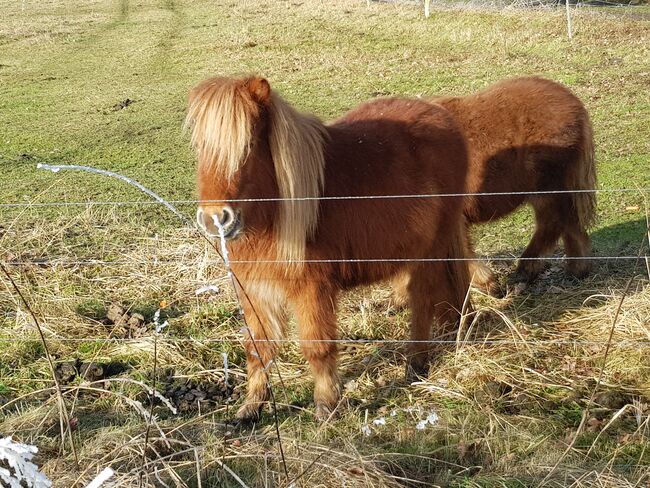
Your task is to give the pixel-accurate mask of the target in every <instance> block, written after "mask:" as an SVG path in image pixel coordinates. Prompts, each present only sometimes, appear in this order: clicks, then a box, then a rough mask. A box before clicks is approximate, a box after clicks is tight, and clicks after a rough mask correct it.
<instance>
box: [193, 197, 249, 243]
mask: <svg viewBox="0 0 650 488" xmlns="http://www.w3.org/2000/svg"><path fill="white" fill-rule="evenodd" d="M196 222H197V224H198V225H199V227H200V228H201V229H203V230H204V231H205V233H206V234H208V235H209V236H210V237H220V236H221V235H222V234H221V233H223V237H225V238H226V239H234V238H235V237H237V235H238V234H239V232H240V231H241V227H242V226H241V214H240V212H239V211H236V210H234V209H233V208H232V207H230V206H229V205H226V206H223V207H208V208H203V207H199V208H198V209H197V210H196Z"/></svg>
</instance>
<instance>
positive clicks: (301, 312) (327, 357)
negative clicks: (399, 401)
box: [291, 283, 341, 420]
mask: <svg viewBox="0 0 650 488" xmlns="http://www.w3.org/2000/svg"><path fill="white" fill-rule="evenodd" d="M336 299H337V291H336V290H335V289H333V288H332V287H328V286H326V285H325V284H320V286H319V283H312V284H310V285H307V286H306V287H303V288H301V289H300V290H299V293H298V294H296V296H295V298H293V299H291V301H292V302H293V306H294V310H295V314H296V321H297V323H298V334H299V337H300V347H301V349H302V352H303V354H304V356H305V359H307V361H308V362H309V365H310V366H311V370H312V373H313V375H314V404H315V406H316V410H315V415H316V418H317V419H318V420H327V419H328V418H329V417H330V415H331V414H332V413H333V412H334V410H335V409H336V407H337V405H338V402H339V399H340V397H341V386H340V381H339V375H338V371H337V366H336V359H337V354H338V351H337V345H336V339H337V325H336Z"/></svg>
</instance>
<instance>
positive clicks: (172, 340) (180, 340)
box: [0, 336, 650, 347]
mask: <svg viewBox="0 0 650 488" xmlns="http://www.w3.org/2000/svg"><path fill="white" fill-rule="evenodd" d="M243 339H244V338H243V337H241V338H239V339H237V338H205V339H197V338H194V337H164V336H157V337H156V336H142V337H137V338H124V337H115V338H111V337H104V338H78V337H55V336H51V337H48V338H47V340H48V341H57V342H63V343H66V342H67V343H76V344H78V343H86V342H87V343H90V342H94V343H99V344H110V343H116V344H140V343H143V342H151V343H152V344H153V342H154V341H157V342H158V344H161V343H168V344H184V343H199V344H202V345H203V344H232V343H233V342H237V341H241V340H243ZM39 340H40V339H39V338H38V337H33V338H29V337H0V343H17V342H28V341H39ZM256 340H257V342H258V343H274V344H313V343H318V344H322V343H328V344H363V345H372V344H437V345H459V346H462V345H468V344H471V345H484V346H513V345H515V346H516V345H521V344H525V343H526V342H527V341H526V339H525V338H524V339H520V340H506V339H494V340H490V339H486V340H463V339H459V340H456V339H431V340H411V339H291V338H282V339H259V338H258V339H256ZM530 342H534V343H535V344H536V345H538V344H542V345H547V346H607V344H608V342H607V341H589V340H579V339H576V340H568V339H558V340H553V339H541V340H536V339H535V338H530ZM611 344H612V345H615V346H619V347H639V346H642V347H650V341H645V340H632V339H625V340H620V341H612V342H611Z"/></svg>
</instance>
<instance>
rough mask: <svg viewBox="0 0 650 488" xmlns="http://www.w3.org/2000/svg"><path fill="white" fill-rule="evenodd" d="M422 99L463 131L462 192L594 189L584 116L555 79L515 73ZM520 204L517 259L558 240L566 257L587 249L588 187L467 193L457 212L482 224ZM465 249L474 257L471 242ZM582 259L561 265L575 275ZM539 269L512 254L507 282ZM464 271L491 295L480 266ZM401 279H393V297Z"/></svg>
mask: <svg viewBox="0 0 650 488" xmlns="http://www.w3.org/2000/svg"><path fill="white" fill-rule="evenodd" d="M429 100H430V101H432V102H435V103H437V104H440V105H442V106H443V107H445V108H446V109H447V110H448V111H449V112H450V113H452V114H453V115H454V117H455V118H456V120H457V121H458V123H459V124H460V126H461V128H462V129H463V131H464V133H465V137H466V139H467V145H468V150H469V171H468V179H467V191H468V193H484V192H499V193H500V192H538V191H557V190H560V191H566V190H593V189H595V187H596V168H595V163H594V144H593V135H592V128H591V123H590V121H589V115H588V114H587V111H586V109H585V107H584V105H583V104H582V103H581V102H580V100H579V99H578V98H577V97H576V96H575V95H573V94H572V93H571V92H570V91H569V90H568V89H567V88H566V87H564V86H563V85H560V84H559V83H555V82H553V81H550V80H546V79H543V78H538V77H525V78H515V79H511V80H504V81H501V82H499V83H496V84H494V85H492V86H491V87H488V88H487V89H485V90H483V91H480V92H478V93H476V94H474V95H469V96H465V97H435V98H432V99H429ZM526 203H528V204H530V205H531V206H532V207H533V210H534V213H535V223H536V228H535V232H534V234H533V237H532V239H531V241H530V243H529V244H528V247H526V249H525V250H524V252H523V254H522V258H538V257H544V256H548V255H550V254H551V253H552V252H553V250H554V248H555V245H556V243H557V241H558V239H560V238H561V239H562V241H563V242H564V248H565V253H566V255H567V256H568V257H578V258H581V257H587V256H589V255H590V253H591V243H590V239H589V236H588V235H587V228H588V227H589V226H590V224H591V223H592V222H593V220H594V214H595V207H596V198H595V193H593V192H579V193H555V194H553V193H550V194H545V195H544V194H541V195H540V194H529V195H521V194H520V195H503V196H501V195H499V196H493V195H483V196H481V195H472V196H468V197H467V198H466V199H465V209H464V214H465V217H466V219H467V222H468V223H469V224H478V223H483V222H490V221H492V220H496V219H500V218H502V217H504V216H506V215H508V214H509V213H511V212H513V211H514V210H515V209H517V208H518V207H519V206H521V205H523V204H526ZM468 255H470V256H473V255H474V253H473V250H472V249H471V248H470V249H469V250H468ZM590 265H591V263H590V261H589V260H586V259H575V260H568V263H567V269H568V271H569V273H571V274H572V275H574V276H576V277H578V278H582V277H584V276H585V275H587V274H588V272H589V269H590ZM543 267H544V262H543V261H542V260H534V259H533V260H528V259H523V260H520V261H519V264H518V266H517V269H516V271H515V274H514V276H513V277H512V280H511V281H513V282H515V283H517V282H519V283H524V284H525V283H528V282H531V281H532V280H534V279H535V277H536V276H537V275H538V274H539V272H540V271H541V270H542V269H543ZM470 274H471V275H472V276H473V283H474V285H476V286H477V287H478V288H482V289H484V290H485V291H487V292H488V293H491V294H495V295H498V294H499V292H498V286H497V282H496V279H495V277H494V274H493V273H492V271H491V270H490V268H488V267H487V266H486V265H485V264H482V263H480V262H478V261H473V262H471V264H470ZM400 281H401V282H400ZM405 283H406V282H405V281H404V280H397V281H396V282H395V285H396V288H397V290H398V291H397V294H398V295H399V294H400V291H399V289H400V287H401V288H403V287H404V286H405ZM401 293H402V294H403V292H401Z"/></svg>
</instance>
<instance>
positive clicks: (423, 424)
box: [415, 412, 440, 430]
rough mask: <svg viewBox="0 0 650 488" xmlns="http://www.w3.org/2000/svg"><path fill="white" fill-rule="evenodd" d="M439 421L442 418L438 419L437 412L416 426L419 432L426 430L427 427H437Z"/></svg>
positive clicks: (430, 414)
mask: <svg viewBox="0 0 650 488" xmlns="http://www.w3.org/2000/svg"><path fill="white" fill-rule="evenodd" d="M438 420H440V417H438V414H437V413H436V412H431V413H429V415H428V416H427V418H426V419H424V420H420V421H419V422H418V423H417V424H416V425H415V428H416V429H417V430H424V429H425V428H426V426H427V425H435V424H437V423H438Z"/></svg>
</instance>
